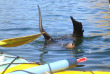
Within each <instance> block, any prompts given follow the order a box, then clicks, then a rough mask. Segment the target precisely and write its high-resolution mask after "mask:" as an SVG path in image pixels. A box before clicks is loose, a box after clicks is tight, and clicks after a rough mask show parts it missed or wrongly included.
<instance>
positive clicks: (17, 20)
mask: <svg viewBox="0 0 110 74" xmlns="http://www.w3.org/2000/svg"><path fill="white" fill-rule="evenodd" d="M0 5H1V6H0V40H2V39H8V38H14V37H20V36H27V35H32V34H36V33H40V32H39V27H38V24H39V22H38V20H39V19H38V8H37V5H39V6H40V8H41V12H42V19H43V26H44V28H45V30H46V31H47V32H48V33H49V34H50V35H51V36H52V37H53V38H54V39H55V38H58V37H59V38H60V37H61V36H63V35H70V34H72V31H73V28H72V23H71V20H70V16H73V17H74V18H75V19H76V20H78V21H80V22H82V23H83V28H84V30H85V31H84V38H83V42H82V43H81V44H80V45H79V46H77V47H76V48H75V49H74V50H69V49H66V48H64V47H62V46H59V45H58V44H51V45H49V46H47V47H46V48H44V38H43V36H41V37H40V38H38V39H37V40H35V41H33V42H31V43H29V44H26V45H22V46H19V47H10V48H5V47H0V52H6V53H12V54H15V55H17V56H20V57H23V58H25V59H28V60H30V61H34V62H54V61H57V60H62V59H66V58H69V57H73V56H75V57H76V58H81V57H87V58H88V60H87V61H86V62H83V63H80V64H78V66H77V67H75V68H71V69H69V70H91V71H97V70H102V71H110V57H109V56H110V43H109V42H110V8H109V5H108V0H51V1H50V0H45V1H44V0H5V1H4V0H0ZM71 41H72V40H69V42H71ZM62 42H63V43H66V40H63V41H60V40H59V44H62ZM67 42H68V41H67Z"/></svg>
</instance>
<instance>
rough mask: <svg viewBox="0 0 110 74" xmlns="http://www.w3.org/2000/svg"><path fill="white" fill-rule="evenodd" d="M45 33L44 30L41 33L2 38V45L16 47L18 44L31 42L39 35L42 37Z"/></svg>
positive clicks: (0, 42)
mask: <svg viewBox="0 0 110 74" xmlns="http://www.w3.org/2000/svg"><path fill="white" fill-rule="evenodd" d="M43 33H44V32H42V33H39V34H34V35H29V36H24V37H17V38H11V39H5V40H1V41H0V46H2V47H16V46H20V45H23V44H27V43H29V42H32V41H34V40H35V39H37V38H38V37H40V36H41V35H42V34H43Z"/></svg>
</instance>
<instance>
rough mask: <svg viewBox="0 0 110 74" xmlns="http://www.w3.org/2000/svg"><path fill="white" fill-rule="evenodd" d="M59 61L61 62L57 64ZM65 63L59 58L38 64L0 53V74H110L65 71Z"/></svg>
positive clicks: (104, 73) (65, 61)
mask: <svg viewBox="0 0 110 74" xmlns="http://www.w3.org/2000/svg"><path fill="white" fill-rule="evenodd" d="M72 59H74V58H72ZM69 60H70V59H69ZM61 62H62V64H59V63H61ZM67 63H68V62H67V60H60V61H57V62H54V63H49V64H45V65H39V64H38V63H35V62H30V61H28V60H26V59H23V58H20V57H18V56H15V55H12V54H5V53H0V74H51V72H52V74H110V72H104V71H66V70H65V67H67ZM49 65H50V66H51V67H52V66H53V67H54V70H55V72H54V71H53V67H52V68H50V69H49V68H48V69H47V68H46V67H49ZM62 65H63V66H62ZM55 68H56V69H57V70H56V69H55ZM43 70H45V72H43ZM48 70H49V71H50V72H49V71H48Z"/></svg>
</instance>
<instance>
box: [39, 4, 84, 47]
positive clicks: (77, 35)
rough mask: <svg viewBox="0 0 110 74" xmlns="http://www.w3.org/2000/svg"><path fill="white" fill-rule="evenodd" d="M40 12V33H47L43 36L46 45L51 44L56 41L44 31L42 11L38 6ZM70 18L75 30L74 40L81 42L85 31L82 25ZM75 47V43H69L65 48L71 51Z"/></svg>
mask: <svg viewBox="0 0 110 74" xmlns="http://www.w3.org/2000/svg"><path fill="white" fill-rule="evenodd" d="M38 10H39V30H40V32H45V33H44V34H43V36H44V38H45V44H48V43H51V42H53V41H54V39H53V38H52V37H51V36H50V35H49V34H48V33H47V32H46V31H45V30H44V29H43V26H42V17H41V11H40V8H39V6H38ZM70 18H71V20H72V23H73V28H74V30H73V34H72V37H73V40H74V41H78V40H81V39H82V37H83V32H84V30H83V29H82V23H81V22H78V21H76V20H75V19H74V18H73V17H72V16H70ZM75 46H76V44H75V43H67V44H66V45H65V47H66V48H69V49H72V48H75Z"/></svg>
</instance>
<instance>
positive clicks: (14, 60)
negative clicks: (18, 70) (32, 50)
mask: <svg viewBox="0 0 110 74" xmlns="http://www.w3.org/2000/svg"><path fill="white" fill-rule="evenodd" d="M18 58H19V57H18V56H17V57H16V58H15V59H14V60H13V61H12V62H11V63H9V65H8V66H7V67H6V68H5V70H4V71H3V72H2V74H4V73H5V72H6V70H7V69H8V67H9V66H10V65H11V64H12V63H13V62H14V61H15V60H16V59H18Z"/></svg>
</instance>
